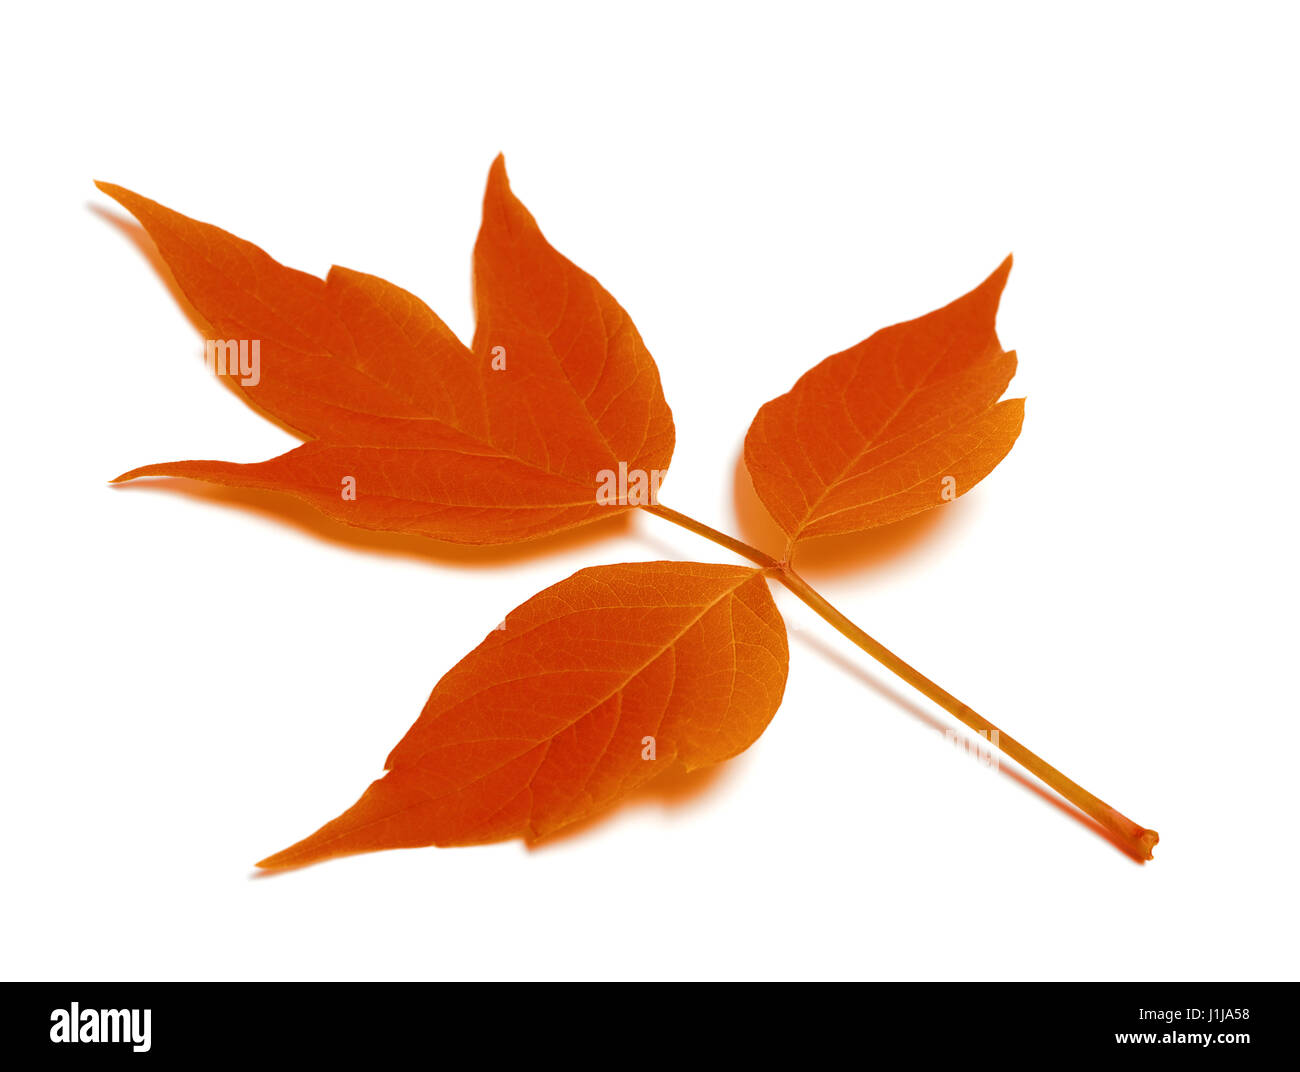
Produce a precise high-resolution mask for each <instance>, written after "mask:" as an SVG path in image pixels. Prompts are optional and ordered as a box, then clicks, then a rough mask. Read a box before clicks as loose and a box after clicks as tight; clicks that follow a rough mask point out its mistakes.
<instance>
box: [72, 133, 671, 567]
mask: <svg viewBox="0 0 1300 1072" xmlns="http://www.w3.org/2000/svg"><path fill="white" fill-rule="evenodd" d="M98 185H99V187H100V189H101V190H103V191H104V192H105V193H107V194H108V195H109V196H111V197H113V198H115V199H116V200H117V201H118V202H120V203H121V204H122V205H123V206H124V207H125V208H127V209H128V210H129V211H130V212H131V213H132V214H133V215H134V216H135V217H136V218H137V219H138V220H139V221H140V223H141V224H142V225H143V226H144V228H145V230H146V231H147V232H148V233H149V235H150V237H152V238H153V240H154V242H155V243H156V244H157V246H158V250H159V252H160V254H161V255H162V257H163V259H164V261H166V263H167V265H168V267H169V268H170V269H171V271H172V273H173V275H174V276H175V278H176V282H177V284H178V285H179V286H180V289H181V291H182V292H183V293H184V294H185V296H186V298H187V299H188V300H189V301H190V302H191V304H193V306H194V308H195V309H196V310H197V312H198V313H199V315H200V316H201V317H203V319H204V320H206V321H207V323H208V324H210V325H211V328H212V336H211V337H210V340H209V352H210V353H212V354H213V357H214V361H213V363H214V364H220V363H224V362H225V361H226V360H227V353H226V351H225V349H224V348H223V349H217V350H214V349H212V344H213V342H221V343H227V342H230V343H235V342H238V341H243V342H244V343H246V344H247V345H246V347H245V350H244V352H243V353H244V357H245V364H244V365H238V361H237V359H236V357H235V350H234V349H232V350H231V352H230V356H229V361H230V363H231V364H232V365H236V366H237V368H236V369H235V370H234V371H236V372H237V373H239V374H234V375H231V376H230V379H231V382H232V384H233V385H234V386H235V387H236V388H237V389H238V390H239V391H241V392H242V393H243V394H244V396H245V397H246V398H247V399H248V401H249V402H251V403H252V404H253V405H255V406H257V407H258V408H260V409H262V410H264V411H265V412H266V413H268V414H270V415H271V416H273V417H275V418H277V419H278V420H280V421H283V422H284V423H285V424H287V425H289V426H290V427H292V428H294V429H296V430H297V431H299V432H301V433H302V434H303V435H304V436H307V437H309V438H310V442H307V443H305V444H304V445H303V446H300V447H298V448H296V449H294V450H291V451H289V452H288V453H286V454H283V455H281V456H279V457H277V458H272V459H270V460H269V461H265V462H258V463H254V464H248V465H242V464H236V463H232V462H222V461H179V462H167V463H162V464H157V465H146V466H142V467H140V468H138V469H133V470H131V471H130V472H128V473H124V474H123V475H122V476H120V477H118V478H117V479H118V480H119V481H124V480H132V479H135V478H137V477H144V476H177V477H191V478H195V479H199V480H207V481H211V482H214V483H218V484H226V485H232V486H236V487H245V488H261V489H269V490H273V491H279V492H287V493H290V494H293V495H296V496H298V497H299V498H301V499H304V500H306V501H307V502H309V503H311V504H312V505H313V506H315V507H316V508H317V509H319V510H320V511H321V512H322V513H325V514H327V515H328V516H330V517H332V518H335V519H337V520H339V521H343V522H346V523H347V524H350V525H356V526H359V527H361V528H367V529H382V530H388V531H393V532H404V533H414V534H418V535H423V536H430V537H434V538H436V539H440V540H447V541H451V542H456V543H470V544H497V543H509V542H512V541H517V540H526V539H532V538H534V537H538V536H543V535H547V534H550V533H554V532H558V531H561V530H563V529H567V528H572V527H574V526H577V525H581V524H584V523H586V522H589V521H593V520H596V519H597V518H600V517H607V516H610V514H611V513H613V512H618V511H621V510H626V509H628V505H627V503H626V502H622V503H621V504H620V502H615V503H613V504H604V503H600V502H598V501H597V489H598V487H599V486H600V482H601V474H602V473H603V472H617V471H619V470H620V465H622V466H624V467H626V469H628V470H631V471H634V472H637V471H639V472H643V473H659V474H662V472H663V471H664V470H666V469H667V467H668V463H669V460H670V459H671V457H672V451H673V442H674V429H673V421H672V414H671V412H670V410H669V408H668V404H667V402H666V401H665V400H664V396H663V391H662V389H661V387H660V383H659V373H658V370H657V369H656V367H655V364H654V361H653V359H652V358H651V356H650V354H649V352H648V351H647V350H646V348H645V345H644V344H643V343H642V341H641V338H640V336H639V335H638V334H637V331H636V328H635V327H634V326H633V324H632V322H631V320H630V319H629V318H628V316H627V314H626V313H625V312H624V311H623V309H622V308H621V307H620V306H619V305H618V303H617V302H616V301H615V300H614V299H613V298H612V297H610V295H609V294H608V293H607V292H606V291H605V290H604V289H603V288H602V287H601V286H600V284H599V283H597V282H596V280H595V279H593V278H592V277H591V276H589V275H587V274H586V273H585V272H583V271H582V270H581V269H579V268H577V267H576V266H575V265H573V264H572V263H571V262H569V261H568V260H566V259H565V258H564V257H563V256H561V255H560V254H559V253H558V252H556V250H554V249H553V248H552V247H551V246H550V244H549V243H548V242H547V241H546V239H545V238H544V237H543V236H542V233H541V231H540V230H539V229H538V227H537V224H536V221H534V219H533V218H532V216H531V215H530V214H529V213H528V211H527V209H525V208H524V206H523V205H522V204H521V203H520V202H519V201H518V199H517V198H516V197H515V196H514V194H513V193H512V192H511V190H510V186H509V183H508V181H507V178H506V172H505V164H504V162H503V160H502V159H501V158H499V157H498V158H497V160H496V162H495V163H494V164H493V166H492V170H491V173H490V175H489V178H488V186H487V193H486V195H485V198H484V205H483V224H482V228H481V230H480V232H479V237H478V241H477V244H476V246H475V253H474V285H475V301H476V306H477V312H478V328H477V331H476V333H475V338H474V344H473V347H472V348H467V347H465V346H464V345H463V344H462V343H461V342H460V341H459V340H458V339H457V338H456V336H455V335H454V334H453V333H452V332H451V330H450V329H449V328H448V327H447V326H446V325H445V324H444V323H443V322H442V321H441V320H440V319H438V317H437V315H435V314H434V312H433V311H432V310H431V309H429V308H428V306H426V305H425V304H424V303H423V302H421V301H420V300H419V299H418V298H416V297H415V296H414V295H412V294H409V293H407V292H406V291H404V290H402V289H400V288H398V287H396V286H394V285H393V284H391V283H388V282H385V281H384V280H382V279H379V278H376V277H375V276H371V275H364V274H362V273H360V272H354V271H350V270H348V269H345V268H338V267H334V268H331V269H330V272H329V274H328V275H327V276H326V278H325V279H324V280H321V279H318V278H316V277H315V276H311V275H308V274H305V273H303V272H298V271H294V270H293V269H290V268H286V267H284V266H283V265H280V264H278V263H276V262H275V261H274V260H272V259H271V258H270V257H269V256H267V254H265V253H264V252H262V250H260V249H258V248H257V247H256V246H253V245H251V244H250V243H248V242H245V241H243V240H242V239H239V238H236V237H235V236H233V235H231V234H228V233H227V232H225V231H222V230H220V229H219V228H216V227H213V226H211V225H209V224H205V223H199V222H198V221H196V220H192V219H189V218H187V217H185V216H182V215H180V214H179V213H176V212H173V211H171V210H170V209H167V208H164V207H163V206H162V205H159V204H157V203H156V202H153V201H150V200H149V199H148V198H144V197H141V196H140V195H138V194H135V193H132V192H131V191H129V190H125V189H123V188H121V187H119V186H112V185H110V184H107V183H99V184H98ZM254 342H256V348H255V349H253V346H252V344H253V343H254ZM249 353H255V354H256V355H257V367H256V369H255V370H254V369H253V362H252V360H251V359H250V358H249V357H248V355H249ZM227 371H231V370H230V369H227ZM656 483H657V482H656ZM633 502H635V500H633Z"/></svg>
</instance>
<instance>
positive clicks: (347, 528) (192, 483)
mask: <svg viewBox="0 0 1300 1072" xmlns="http://www.w3.org/2000/svg"><path fill="white" fill-rule="evenodd" d="M110 490H111V491H112V492H113V493H114V494H115V495H148V494H154V495H156V494H159V493H165V494H167V495H169V496H170V495H181V496H184V497H185V498H187V499H190V500H192V501H195V502H199V503H205V504H213V505H218V506H222V507H227V508H229V507H233V508H234V509H236V510H239V511H242V512H243V513H245V514H248V515H250V516H253V517H257V518H261V519H266V520H270V521H274V522H276V523H278V524H279V525H280V526H281V527H286V526H287V527H288V528H291V529H295V530H296V531H298V532H300V533H303V534H305V535H307V536H310V537H313V538H314V539H318V540H324V541H325V542H327V543H332V544H335V545H336V546H339V547H346V548H351V549H353V550H358V551H365V552H368V553H370V554H378V555H385V556H389V557H395V558H406V559H410V560H413V561H423V562H437V563H441V564H445V565H455V566H457V567H458V568H462V569H490V568H492V567H494V566H500V565H506V564H509V563H513V562H526V561H529V560H531V559H534V558H541V557H542V556H544V555H550V554H555V553H556V552H560V551H572V550H575V549H577V548H581V547H586V546H587V545H588V544H596V543H601V542H604V541H605V540H608V539H610V538H612V537H615V536H622V535H627V533H628V528H629V522H628V518H629V516H630V514H631V513H632V511H630V510H628V511H622V512H620V513H618V514H615V515H613V516H611V517H609V518H605V519H602V520H600V521H592V522H589V523H588V524H586V525H583V526H581V527H580V528H575V529H569V530H568V531H566V532H557V533H555V534H554V535H552V536H543V537H541V538H539V539H536V540H529V541H527V542H524V543H512V544H488V545H479V544H457V543H443V542H441V541H439V540H434V539H431V538H429V537H427V536H410V535H404V534H402V533H397V532H382V531H378V530H374V529H361V528H356V527H354V526H352V525H345V524H344V523H343V522H341V521H334V520H332V519H331V518H328V517H326V516H325V515H324V514H322V513H320V512H319V511H318V510H317V509H316V508H315V507H314V506H312V505H310V504H309V503H306V502H304V501H303V500H301V499H297V498H294V497H293V496H292V495H286V494H282V493H280V492H275V491H263V490H260V489H256V488H229V487H224V486H223V485H220V484H205V483H203V482H202V481H198V480H184V479H181V478H171V477H159V478H150V479H148V480H136V481H132V482H130V483H127V484H114V485H112V487H111V489H110Z"/></svg>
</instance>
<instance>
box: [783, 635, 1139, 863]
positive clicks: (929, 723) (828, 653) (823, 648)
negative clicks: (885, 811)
mask: <svg viewBox="0 0 1300 1072" xmlns="http://www.w3.org/2000/svg"><path fill="white" fill-rule="evenodd" d="M791 632H792V633H793V634H794V636H795V637H797V638H798V639H799V641H800V642H801V643H802V644H804V645H805V646H806V647H809V648H811V649H812V650H813V651H815V652H816V653H817V654H818V655H820V656H821V657H822V658H823V659H825V660H826V661H827V662H830V663H833V664H834V665H835V666H836V667H838V668H839V669H840V670H842V671H844V673H846V674H848V675H850V676H851V677H853V678H855V679H857V680H858V681H859V682H861V683H862V684H863V685H865V686H866V687H867V688H869V689H870V690H871V691H872V692H874V693H876V694H877V695H878V696H881V697H883V698H884V699H886V700H888V701H889V702H890V703H892V704H893V705H894V706H895V707H898V708H900V709H901V710H902V711H903V712H904V713H905V714H907V715H910V716H911V717H912V718H914V719H916V720H917V721H918V722H920V723H921V724H922V725H924V726H925V727H927V728H928V729H932V730H934V731H935V732H936V733H939V734H944V735H945V740H944V743H945V746H947V738H946V734H947V731H948V730H950V729H952V728H953V724H951V723H945V722H944V721H943V720H942V719H940V718H938V717H937V716H936V715H934V714H932V713H931V712H930V711H927V710H926V709H925V708H924V707H922V706H921V705H920V704H918V703H915V702H913V701H912V700H911V699H910V698H909V697H907V696H904V695H903V694H902V693H900V692H897V691H895V690H894V689H892V688H890V687H889V686H888V685H886V684H884V683H883V682H881V681H879V680H878V679H877V678H875V677H873V676H872V675H871V674H869V673H867V672H866V671H865V670H864V669H863V668H862V667H861V666H859V665H858V664H857V663H855V662H854V661H853V660H851V659H848V658H846V657H845V656H844V655H842V654H841V653H840V652H838V651H836V650H835V649H834V648H833V647H831V646H830V645H829V644H828V643H826V641H824V640H823V639H822V638H821V637H817V636H813V635H811V634H808V633H804V632H803V631H802V630H791ZM998 759H999V762H998V765H997V767H996V768H995V771H996V773H998V774H1000V775H1002V776H1004V777H1006V778H1008V779H1010V780H1011V781H1012V782H1014V783H1015V784H1016V785H1018V786H1019V787H1020V788H1021V789H1024V790H1027V791H1028V792H1030V793H1032V794H1034V796H1036V797H1038V798H1039V799H1040V800H1042V801H1043V802H1044V803H1047V804H1050V805H1051V806H1052V807H1054V808H1056V809H1057V811H1059V812H1061V813H1062V814H1063V815H1067V816H1069V817H1070V818H1071V819H1073V820H1074V821H1075V822H1077V823H1078V824H1079V825H1080V826H1082V827H1083V828H1084V829H1085V830H1088V831H1090V832H1091V833H1093V834H1095V835H1097V836H1098V837H1100V838H1102V839H1103V840H1104V841H1108V842H1110V843H1111V844H1112V845H1114V846H1115V848H1117V849H1119V850H1120V851H1121V852H1122V853H1123V854H1124V855H1125V856H1127V857H1128V858H1129V859H1131V860H1132V861H1133V862H1134V863H1136V864H1143V863H1145V862H1146V861H1145V860H1144V859H1143V858H1142V857H1140V856H1138V855H1137V854H1136V853H1135V852H1134V851H1133V850H1132V849H1131V848H1130V847H1129V846H1128V845H1127V844H1125V842H1124V841H1122V840H1121V839H1120V838H1118V837H1116V836H1115V835H1114V834H1112V833H1111V832H1110V831H1109V830H1107V829H1106V828H1105V827H1104V826H1102V825H1101V823H1099V822H1097V821H1096V820H1095V819H1093V818H1092V816H1090V815H1086V814H1085V813H1083V812H1082V811H1080V810H1079V809H1078V808H1076V807H1075V806H1074V805H1073V804H1071V803H1070V802H1069V801H1067V800H1064V799H1062V798H1061V797H1058V796H1057V795H1056V794H1055V793H1053V792H1051V791H1050V790H1048V789H1047V788H1045V787H1044V786H1042V785H1040V784H1039V783H1038V782H1036V781H1035V780H1033V779H1032V778H1030V777H1029V776H1028V775H1026V774H1022V773H1021V772H1020V771H1019V770H1017V769H1015V768H1013V767H1011V766H1009V765H1008V764H1009V763H1011V762H1012V761H1011V760H1010V759H1009V758H1007V757H1004V756H999V757H998Z"/></svg>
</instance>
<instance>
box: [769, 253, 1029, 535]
mask: <svg viewBox="0 0 1300 1072" xmlns="http://www.w3.org/2000/svg"><path fill="white" fill-rule="evenodd" d="M1010 269H1011V258H1010V257H1008V258H1007V260H1006V261H1005V262H1003V264H1002V265H1001V266H1000V267H999V268H998V269H997V271H995V272H994V273H993V274H992V275H991V276H989V278H988V279H987V280H985V281H984V282H983V283H982V284H981V285H980V286H978V287H976V288H975V290H973V291H971V292H970V293H969V294H967V295H965V296H963V297H961V298H958V299H957V300H956V301H955V302H952V303H951V304H950V305H947V306H945V307H943V308H942V309H939V310H936V311H935V312H933V313H929V314H927V315H926V316H922V317H920V318H918V319H916V320H911V321H907V322H905V323H902V324H895V325H894V326H892V327H888V328H885V329H884V330H882V331H878V332H876V334H874V335H872V336H871V337H870V338H868V339H866V340H864V341H863V342H861V343H858V344H857V345H856V346H853V347H850V348H849V349H848V350H844V351H842V352H840V353H838V354H834V355H832V356H831V357H828V358H826V359H825V360H824V361H822V362H821V363H820V364H818V365H816V366H815V367H813V368H812V369H810V370H809V371H808V372H807V373H805V374H804V375H803V376H801V377H800V378H799V380H798V382H797V383H796V384H795V385H794V387H793V388H791V390H790V391H788V392H787V393H786V394H784V395H781V396H780V397H779V398H775V399H773V400H772V401H770V402H768V403H766V404H765V405H764V406H763V407H762V408H760V409H759V411H758V413H757V415H756V416H755V417H754V421H753V423H752V424H751V425H750V427H749V431H748V433H747V434H746V436H745V465H746V467H747V468H748V470H749V473H750V477H751V478H752V480H753V482H754V490H755V492H756V493H757V494H758V497H759V498H760V499H761V500H762V502H763V504H764V505H765V506H766V507H767V508H768V510H769V512H770V513H771V514H772V516H773V517H774V518H775V519H776V521H777V523H778V524H779V525H780V526H781V528H782V529H783V530H784V531H785V533H786V534H787V535H788V536H789V537H790V540H791V542H792V543H793V542H795V541H797V540H799V539H801V538H805V537H812V536H825V535H834V534H844V533H851V532H860V531H862V530H865V529H868V528H873V527H875V526H878V525H885V524H889V523H891V522H894V521H899V520H902V519H903V518H905V517H909V516H911V515H912V514H915V513H919V512H920V511H922V510H928V509H930V508H932V507H935V506H939V505H941V504H942V503H944V502H946V501H949V500H951V499H953V498H956V497H957V496H959V495H963V494H965V493H966V492H967V491H969V490H970V488H972V487H973V486H974V485H975V484H977V483H978V482H979V481H980V480H982V479H983V478H984V477H985V476H987V475H988V473H989V472H990V471H992V469H993V468H994V466H996V465H997V463H998V462H1000V461H1001V460H1002V458H1003V457H1005V456H1006V454H1007V452H1008V451H1009V450H1010V449H1011V446H1012V444H1014V442H1015V439H1016V437H1017V436H1018V435H1019V432H1020V426H1021V421H1022V419H1023V400H1015V401H1014V404H1013V402H1010V401H1009V402H1004V403H1000V404H996V403H997V400H998V398H1000V397H1001V395H1002V393H1003V391H1005V390H1006V387H1007V384H1008V383H1009V382H1010V381H1011V377H1012V376H1013V375H1014V374H1015V369H1016V356H1015V354H1014V353H1012V352H1004V351H1003V349H1002V347H1001V344H1000V343H999V342H998V338H997V334H996V331H995V329H994V321H995V318H996V315H997V308H998V302H999V299H1000V297H1001V294H1002V289H1003V286H1004V285H1005V283H1006V279H1007V274H1008V273H1009V271H1010Z"/></svg>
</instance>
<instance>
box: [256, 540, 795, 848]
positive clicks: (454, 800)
mask: <svg viewBox="0 0 1300 1072" xmlns="http://www.w3.org/2000/svg"><path fill="white" fill-rule="evenodd" d="M788 662H789V652H788V649H787V647H786V636H785V623H784V622H783V621H782V620H781V616H780V614H779V613H778V612H777V609H776V605H775V604H774V603H773V601H772V596H771V593H770V592H769V591H768V588H767V582H766V580H765V579H764V577H763V575H762V572H761V571H759V570H754V569H750V568H745V567H739V566H721V565H704V564H700V563H693V562H641V563H624V564H622V565H616V566H596V567H591V568H589V569H583V570H580V571H578V572H577V573H575V574H573V575H572V576H571V577H569V578H567V579H566V580H563V581H561V582H560V583H559V584H556V585H553V586H551V587H550V588H547V589H545V590H544V591H542V592H540V593H538V594H537V595H535V596H533V597H532V599H530V600H528V601H527V602H526V603H524V604H523V605H521V606H519V607H517V608H516V609H515V610H514V611H512V612H511V613H510V614H509V615H508V616H507V618H506V622H505V628H504V629H503V630H500V631H494V632H493V633H491V634H490V635H489V636H488V638H487V639H486V640H484V641H483V643H481V644H480V645H479V646H478V647H477V648H475V649H474V650H473V651H472V652H470V653H469V654H468V655H467V656H465V658H464V659H462V660H461V661H460V662H459V663H458V664H457V665H456V666H455V667H453V668H452V670H451V671H449V672H448V673H447V674H446V675H445V676H444V677H443V678H442V680H441V681H439V682H438V684H437V686H436V687H435V688H434V690H433V694H432V695H431V696H430V697H429V701H428V703H427V704H425V707H424V710H423V712H421V714H420V717H419V718H418V719H417V720H416V722H415V724H414V725H413V726H412V727H411V728H410V730H409V731H408V732H407V734H406V736H405V737H403V738H402V740H401V742H400V743H399V744H398V745H397V747H396V748H395V749H393V752H392V754H391V755H389V757H388V761H387V763H386V764H385V769H386V771H387V773H386V774H385V775H384V776H383V777H382V778H380V779H379V780H378V781H376V782H374V783H372V784H371V786H370V788H369V789H367V790H366V792H365V793H364V794H363V795H362V797H361V799H360V800H358V801H357V803H356V804H354V805H353V806H352V807H351V808H350V809H349V810H348V811H346V812H344V813H343V814H342V815H341V816H339V817H338V818H337V819H335V820H333V821H332V822H330V823H327V824H326V825H325V826H323V827H321V829H320V830H318V831H316V833H314V834H312V835H311V836H310V837H308V838H306V839H304V840H303V841H300V842H298V843H297V844H296V845H293V846H291V847H290V848H287V849H285V850H284V851H283V852H279V853H276V854H275V855H274V856H271V857H268V858H267V859H265V860H263V861H262V862H261V863H260V864H259V865H258V866H259V867H263V868H285V867H298V866H301V865H304V864H309V863H315V862H316V861H319V860H324V859H328V858H330V857H333V856H343V855H347V854H350V853H358V852H370V851H374V850H378V849H390V848H402V847H414V846H421V845H470V844H477V843H482V842H488V841H499V840H502V839H505V838H512V837H524V838H526V839H528V840H530V841H531V840H535V839H537V838H541V837H544V836H546V835H547V834H550V833H552V832H554V831H555V830H558V829H559V828H560V827H563V826H566V825H567V824H569V823H572V822H576V821H577V820H579V819H583V818H585V817H587V816H588V815H591V814H593V813H595V812H597V811H600V810H602V809H604V808H607V807H608V806H609V805H611V804H613V803H614V802H615V801H617V800H618V799H619V798H620V797H623V796H625V795H626V794H627V793H628V792H630V791H631V790H632V789H634V788H636V787H637V786H638V785H640V784H642V783H643V782H645V781H648V780H649V779H650V778H653V777H654V776H655V775H656V774H658V773H659V772H661V771H663V770H665V769H666V768H667V767H668V766H669V765H671V764H672V763H673V762H674V761H676V762H679V763H681V764H682V765H684V766H685V767H686V768H687V769H692V768H695V767H701V766H706V765H708V764H713V763H719V762H721V761H723V760H725V759H729V758H731V757H732V756H735V755H737V754H738V753H740V752H742V751H744V750H745V749H746V748H748V747H749V746H750V745H751V744H752V743H753V742H754V741H755V740H756V739H757V738H758V736H759V734H761V733H762V732H763V730H764V729H765V728H766V727H767V724H768V723H769V722H770V721H771V719H772V716H773V715H774V714H775V713H776V709H777V707H778V706H779V705H780V702H781V696H782V693H783V692H784V690H785V679H786V670H787V666H788Z"/></svg>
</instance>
